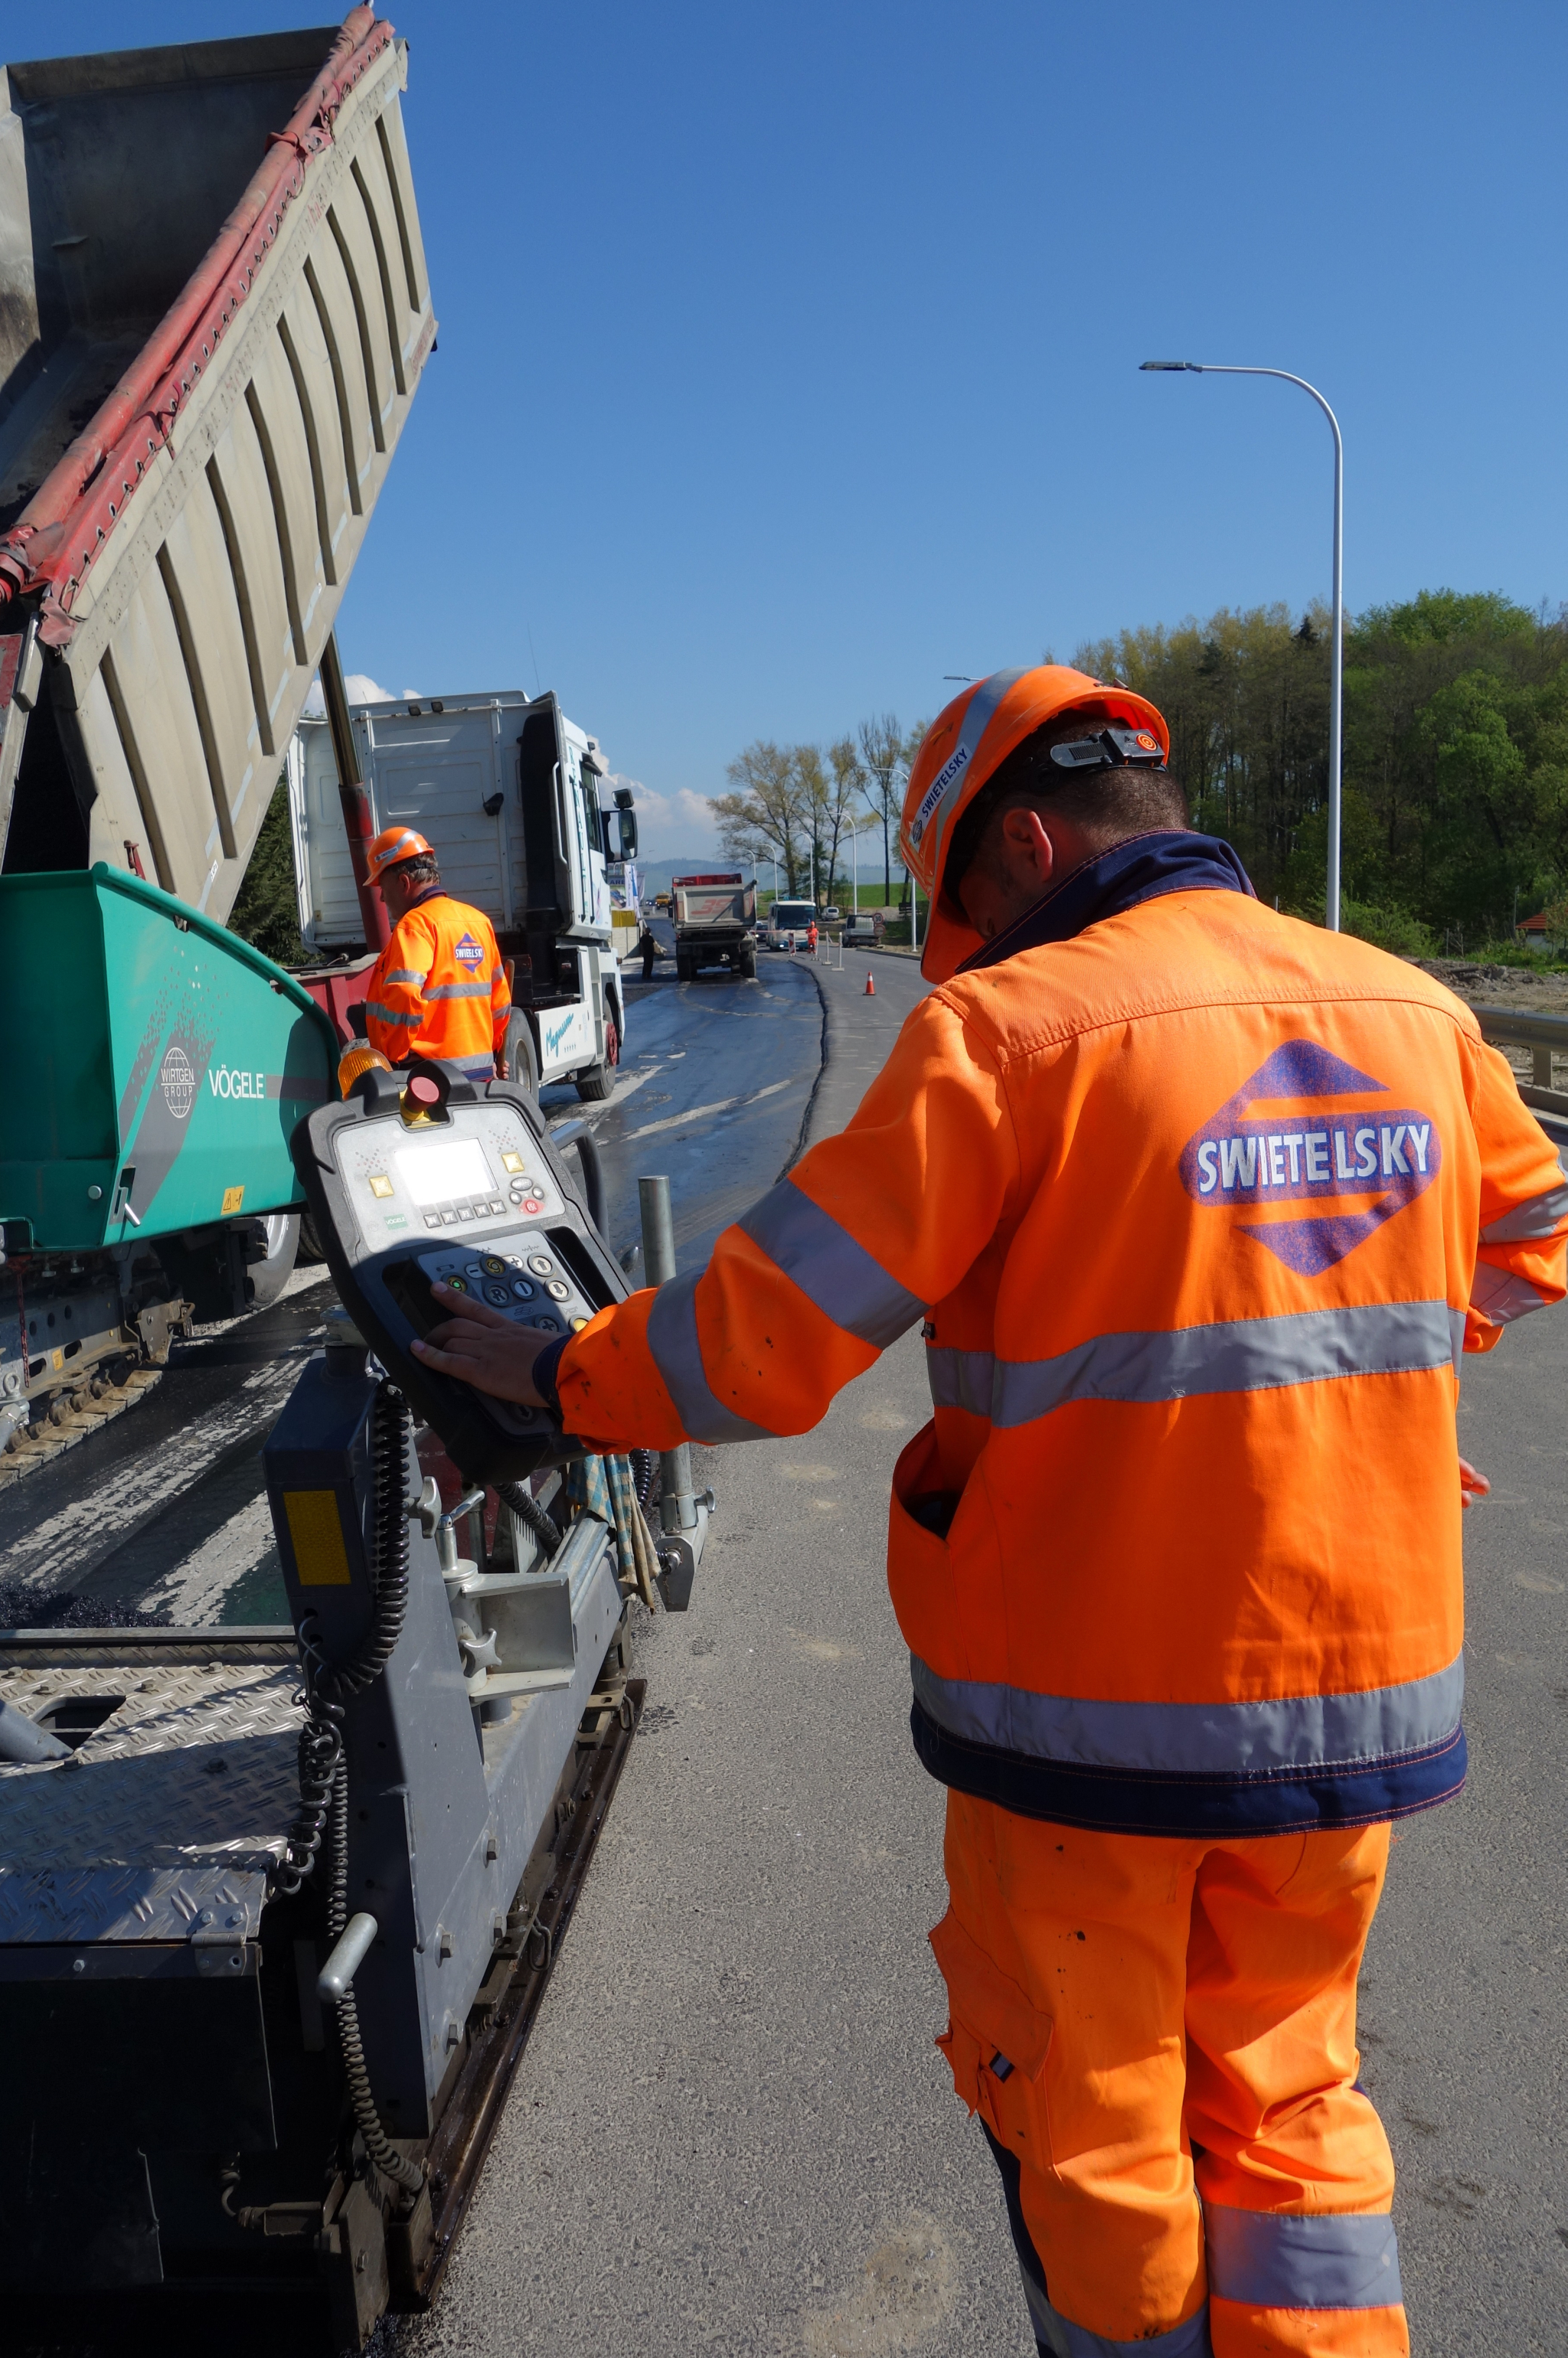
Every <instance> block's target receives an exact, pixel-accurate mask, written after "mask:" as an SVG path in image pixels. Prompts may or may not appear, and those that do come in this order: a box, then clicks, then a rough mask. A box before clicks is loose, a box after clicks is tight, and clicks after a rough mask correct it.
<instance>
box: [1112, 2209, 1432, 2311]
mask: <svg viewBox="0 0 1568 2358" xmlns="http://www.w3.org/2000/svg"><path fill="white" fill-rule="evenodd" d="M1203 2223H1204V2236H1205V2241H1206V2244H1207V2247H1208V2248H1207V2258H1208V2288H1209V2292H1210V2294H1211V2296H1212V2297H1213V2299H1216V2300H1235V2301H1243V2302H1245V2303H1246V2305H1247V2306H1248V2307H1249V2308H1250V2309H1397V2308H1398V2307H1399V2306H1400V2302H1401V2300H1402V2299H1403V2295H1402V2293H1401V2292H1400V2255H1399V2245H1398V2243H1397V2241H1396V2239H1395V2235H1394V2223H1393V2221H1392V2219H1391V2218H1390V2216H1389V2215H1388V2213H1387V2212H1326V2213H1325V2212H1314V2213H1313V2215H1312V2216H1311V2217H1303V2216H1302V2215H1301V2214H1300V2213H1299V2212H1278V2211H1241V2210H1237V2209H1235V2208H1234V2207H1233V2206H1232V2205H1230V2204H1228V2203H1223V2202H1206V2203H1205V2204H1204V2206H1203ZM1148 2346H1151V2347H1152V2345H1148Z"/></svg>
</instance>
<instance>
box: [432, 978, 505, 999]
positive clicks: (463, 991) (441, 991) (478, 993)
mask: <svg viewBox="0 0 1568 2358" xmlns="http://www.w3.org/2000/svg"><path fill="white" fill-rule="evenodd" d="M425 996H426V998H427V999H488V998H489V997H490V985H489V983H488V982H433V983H432V984H431V985H430V988H429V990H427V992H426V993H425Z"/></svg>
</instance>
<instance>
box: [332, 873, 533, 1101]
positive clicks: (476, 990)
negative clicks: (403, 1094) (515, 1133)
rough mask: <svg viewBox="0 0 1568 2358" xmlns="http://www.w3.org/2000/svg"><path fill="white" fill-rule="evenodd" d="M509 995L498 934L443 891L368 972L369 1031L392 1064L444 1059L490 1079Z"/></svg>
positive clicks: (412, 917) (416, 910)
mask: <svg viewBox="0 0 1568 2358" xmlns="http://www.w3.org/2000/svg"><path fill="white" fill-rule="evenodd" d="M511 1013H512V994H511V992H510V991H509V990H507V988H506V969H505V968H504V967H503V965H502V963H501V952H500V949H499V948H498V947H497V945H496V939H495V929H494V927H493V926H492V924H491V922H490V919H489V918H488V917H487V916H485V915H484V914H483V913H482V911H481V910H479V909H470V907H469V906H468V904H467V903H466V902H463V901H454V900H452V899H451V898H450V897H449V895H448V894H447V893H445V892H442V891H441V890H440V888H439V886H438V887H437V888H436V890H435V892H432V893H431V895H430V896H429V897H428V899H427V900H423V901H418V902H416V903H415V905H414V907H413V908H412V909H410V910H409V911H408V912H407V914H406V915H405V916H404V917H403V918H402V919H401V920H400V922H399V923H398V925H396V927H395V930H394V933H393V936H392V939H391V940H390V941H389V942H388V944H387V946H386V947H385V948H384V950H383V952H382V954H381V956H380V957H378V958H377V960H376V962H375V965H374V966H373V968H372V969H371V974H370V979H369V981H368V983H367V984H366V987H365V1029H366V1033H367V1036H368V1038H369V1040H370V1044H371V1046H372V1047H373V1048H379V1049H380V1050H381V1052H382V1054H383V1055H384V1056H388V1057H390V1059H391V1060H392V1062H393V1063H394V1064H395V1065H403V1064H406V1063H407V1061H408V1059H409V1057H410V1056H440V1057H444V1058H445V1059H446V1060H447V1061H448V1062H449V1063H451V1064H454V1065H460V1066H461V1067H462V1069H463V1071H464V1072H465V1073H466V1074H467V1075H468V1076H469V1077H470V1079H472V1080H484V1079H487V1078H488V1077H489V1076H490V1075H491V1074H492V1073H493V1072H494V1070H495V1059H496V1057H497V1056H499V1055H503V1053H504V1050H505V1047H506V1026H507V1022H508V1020H509V1018H510V1016H511Z"/></svg>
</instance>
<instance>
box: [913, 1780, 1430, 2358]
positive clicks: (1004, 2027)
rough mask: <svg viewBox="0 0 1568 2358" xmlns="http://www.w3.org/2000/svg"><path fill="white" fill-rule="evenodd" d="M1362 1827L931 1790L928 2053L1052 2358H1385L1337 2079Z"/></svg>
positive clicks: (1372, 1848) (1391, 2252) (1382, 1833)
mask: <svg viewBox="0 0 1568 2358" xmlns="http://www.w3.org/2000/svg"><path fill="white" fill-rule="evenodd" d="M1388 1856H1389V1829H1388V1827H1387V1826H1386V1825H1379V1826H1367V1827H1346V1828H1330V1829H1326V1830H1319V1831H1317V1832H1314V1833H1305V1834H1265V1835H1259V1836H1254V1837H1251V1838H1248V1839H1239V1838H1238V1839H1237V1840H1233V1841H1220V1842H1216V1841H1209V1840H1202V1841H1192V1842H1187V1841H1180V1840H1173V1839H1171V1838H1169V1837H1166V1836H1158V1835H1151V1834H1119V1833H1080V1832H1077V1831H1076V1829H1074V1828H1073V1827H1071V1826H1060V1825H1050V1824H1046V1823H1043V1822H1040V1821H1037V1820H1034V1819H1030V1818H1020V1817H1014V1816H1013V1815H1012V1814H1011V1812H1008V1811H1006V1810H1001V1809H999V1808H997V1807H996V1806H995V1805H994V1804H993V1803H991V1802H989V1801H976V1800H973V1799H972V1798H970V1797H969V1796H968V1795H967V1794H963V1793H957V1792H950V1793H949V1795H948V1797H947V1840H946V1866H947V1883H948V1888H949V1892H950V1895H951V1905H950V1907H949V1909H948V1911H947V1914H946V1917H945V1918H944V1919H943V1920H942V1922H941V1923H940V1924H939V1925H938V1926H937V1928H936V1930H935V1932H934V1933H933V1934H932V1936H931V1940H932V1946H933V1948H934V1949H935V1952H936V1961H937V1963H938V1964H939V1965H940V1966H941V1968H942V1974H943V1978H944V1979H945V1981H946V1985H947V1994H948V2000H949V2005H950V2023H949V2028H948V2030H947V2033H946V2037H945V2038H944V2039H941V2040H940V2041H939V2044H940V2045H941V2047H942V2049H943V2050H944V2052H945V2053H946V2057H947V2060H948V2062H949V2063H950V2064H951V2066H952V2069H953V2078H954V2082H955V2083H956V2085H957V2091H958V2093H959V2095H960V2096H962V2097H963V2099H964V2101H965V2103H966V2104H968V2107H969V2109H970V2111H971V2112H977V2113H979V2115H980V2118H981V2120H982V2122H983V2123H984V2125H985V2128H986V2131H987V2134H988V2136H989V2140H990V2143H991V2147H992V2150H993V2152H994V2153H995V2155H996V2158H997V2160H998V2163H999V2165H1000V2169H1001V2172H1002V2180H1003V2185H1004V2190H1005V2191H1006V2194H1007V2201H1008V2210H1009V2213H1010V2217H1011V2223H1012V2230H1013V2237H1014V2241H1015V2243H1016V2244H1017V2245H1018V2253H1019V2260H1020V2264H1021V2266H1022V2270H1023V2279H1024V2291H1025V2294H1026V2296H1027V2298H1028V2300H1029V2306H1030V2312H1031V2316H1032V2318H1033V2325H1034V2331H1035V2335H1036V2338H1037V2339H1038V2341H1039V2343H1040V2346H1041V2348H1042V2350H1044V2351H1048V2352H1051V2353H1055V2358H1108V2353H1119V2352H1123V2351H1125V2352H1127V2353H1129V2358H1210V2353H1212V2358H1284V2353H1309V2352H1310V2353H1312V2358H1408V2353H1409V2350H1410V2340H1409V2336H1408V2334H1407V2331H1406V2328H1405V2313H1404V2309H1403V2307H1402V2305H1401V2302H1400V2278H1399V2261H1398V2257H1397V2254H1396V2250H1395V2244H1394V2231H1393V2224H1392V2221H1391V2220H1390V2200H1391V2197H1392V2193H1393V2184H1394V2168H1393V2161H1392V2158H1391V2157H1390V2152H1389V2143H1388V2139H1387V2137H1386V2136H1384V2134H1383V2127H1382V2124H1381V2122H1380V2121H1379V2118H1378V2115H1377V2114H1376V2112H1375V2111H1374V2110H1373V2108H1372V2104H1371V2101H1370V2099H1369V2098H1368V2097H1367V2096H1366V2095H1365V2094H1363V2093H1362V2092H1361V2090H1360V2089H1359V2088H1358V2087H1357V2084H1356V2073H1357V2061H1358V2059H1357V2050H1356V1977H1357V1970H1358V1968H1359V1966H1360V1963H1361V1953H1362V1951H1363V1949H1364V1948H1365V1946H1366V1942H1367V1935H1368V1931H1369V1930H1370V1928H1371V1922H1372V1918H1373V1915H1374V1913H1375V1912H1376V1909H1377V1905H1378V1899H1379V1894H1380V1893H1381V1890H1382V1887H1383V1875H1384V1870H1385V1868H1386V1866H1387V1865H1388Z"/></svg>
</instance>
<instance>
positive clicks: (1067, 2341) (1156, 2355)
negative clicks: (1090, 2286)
mask: <svg viewBox="0 0 1568 2358" xmlns="http://www.w3.org/2000/svg"><path fill="white" fill-rule="evenodd" d="M980 2126H981V2128H982V2129H985V2138H986V2143H987V2144H988V2145H989V2147H990V2149H991V2153H992V2155H993V2156H994V2158H995V2160H996V2166H997V2168H998V2169H999V2170H1000V2172H1001V2190H1002V2194H1003V2197H1004V2199H1005V2201H1006V2203H1007V2223H1008V2225H1009V2226H1010V2227H1011V2230H1012V2242H1013V2249H1014V2250H1015V2251H1016V2252H1017V2254H1018V2269H1019V2274H1020V2275H1021V2276H1022V2278H1023V2298H1024V2299H1025V2300H1026V2301H1027V2302H1028V2303H1029V2321H1030V2323H1031V2325H1033V2328H1034V2339H1035V2341H1036V2342H1038V2343H1039V2345H1040V2347H1041V2349H1042V2350H1044V2351H1048V2352H1050V2353H1051V2358H1124V2353H1125V2358H1213V2353H1212V2346H1211V2344H1210V2342H1209V2335H1208V2312H1207V2310H1206V2309H1199V2310H1198V2312H1197V2315H1196V2316H1195V2317H1189V2318H1188V2320H1187V2321H1186V2323H1185V2324H1184V2325H1176V2326H1173V2327H1172V2329H1171V2331H1169V2332H1168V2333H1157V2334H1155V2335H1154V2336H1153V2338H1152V2340H1151V2339H1150V2337H1149V2336H1148V2335H1147V2334H1145V2335H1143V2336H1142V2337H1141V2338H1140V2340H1138V2341H1136V2342H1108V2341H1107V2340H1106V2338H1105V2336H1104V2334H1103V2333H1090V2332H1088V2331H1086V2329H1085V2328H1084V2327H1083V2326H1081V2325H1075V2324H1074V2323H1073V2321H1072V2320H1071V2319H1070V2318H1066V2317H1064V2316H1063V2315H1062V2314H1061V2312H1060V2310H1058V2309H1056V2308H1054V2305H1053V2303H1052V2300H1051V2295H1050V2291H1049V2289H1048V2288H1047V2286H1046V2282H1045V2270H1044V2267H1043V2266H1042V2265H1041V2260H1040V2255H1039V2253H1038V2252H1037V2251H1036V2250H1035V2248H1034V2241H1033V2237H1032V2235H1031V2234H1030V2233H1029V2228H1028V2224H1027V2223H1026V2221H1025V2219H1024V2216H1023V2201H1022V2192H1021V2182H1022V2175H1023V2172H1022V2165H1021V2164H1020V2162H1019V2158H1018V2156H1017V2155H1016V2154H1013V2153H1009V2151H1008V2150H1007V2147H1005V2146H1004V2145H999V2144H998V2142H997V2140H996V2138H995V2137H994V2136H992V2135H991V2133H990V2131H989V2128H986V2125H985V2123H984V2121H982V2122H981V2123H980Z"/></svg>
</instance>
